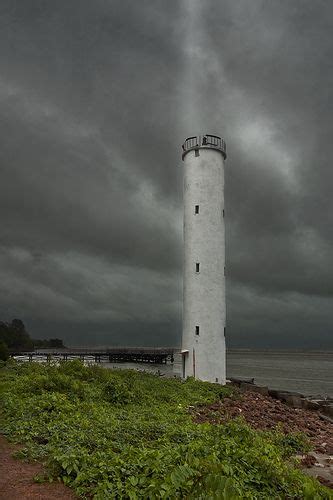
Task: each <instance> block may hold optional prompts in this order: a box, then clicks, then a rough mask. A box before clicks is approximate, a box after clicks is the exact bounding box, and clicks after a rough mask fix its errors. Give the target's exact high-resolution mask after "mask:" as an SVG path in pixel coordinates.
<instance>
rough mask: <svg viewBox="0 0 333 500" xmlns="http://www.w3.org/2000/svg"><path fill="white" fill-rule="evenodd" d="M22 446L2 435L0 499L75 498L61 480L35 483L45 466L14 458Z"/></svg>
mask: <svg viewBox="0 0 333 500" xmlns="http://www.w3.org/2000/svg"><path fill="white" fill-rule="evenodd" d="M19 449H20V447H19V446H17V445H13V444H11V443H8V441H7V440H6V439H5V438H4V437H3V436H0V499H1V500H26V499H32V498H34V499H38V500H59V499H61V500H75V499H77V496H76V495H75V494H74V493H73V492H72V490H70V489H69V488H67V487H66V486H65V485H64V484H62V483H59V482H54V483H35V482H34V480H33V478H34V476H36V475H37V474H40V473H42V472H43V466H42V465H41V464H37V463H26V462H24V461H22V460H19V459H15V458H13V456H12V455H13V453H14V452H15V451H17V450H19Z"/></svg>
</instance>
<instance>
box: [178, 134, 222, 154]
mask: <svg viewBox="0 0 333 500" xmlns="http://www.w3.org/2000/svg"><path fill="white" fill-rule="evenodd" d="M202 148H205V149H217V150H218V151H221V153H222V155H223V158H224V159H226V157H227V147H226V143H225V140H224V139H222V138H221V137H219V136H218V135H211V134H205V135H194V136H192V137H188V138H187V139H186V140H185V142H184V144H183V145H182V149H183V154H182V159H183V160H184V157H185V155H186V154H187V153H188V152H189V151H193V150H194V151H197V150H199V149H202Z"/></svg>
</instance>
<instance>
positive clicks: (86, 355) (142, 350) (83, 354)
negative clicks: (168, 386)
mask: <svg viewBox="0 0 333 500" xmlns="http://www.w3.org/2000/svg"><path fill="white" fill-rule="evenodd" d="M176 351H177V349H175V348H147V347H112V348H107V349H93V348H90V349H89V348H87V349H83V348H73V349H71V348H69V349H37V350H35V351H25V352H23V351H20V352H11V353H10V355H11V357H17V356H25V357H27V358H28V359H29V361H34V360H37V359H38V358H39V359H40V358H41V357H45V358H46V361H51V360H52V359H53V360H59V359H60V360H64V361H67V360H68V361H69V360H73V359H80V360H82V361H89V360H91V361H94V362H95V363H101V362H104V363H105V362H106V363H148V364H167V363H173V362H174V354H175V352H176Z"/></svg>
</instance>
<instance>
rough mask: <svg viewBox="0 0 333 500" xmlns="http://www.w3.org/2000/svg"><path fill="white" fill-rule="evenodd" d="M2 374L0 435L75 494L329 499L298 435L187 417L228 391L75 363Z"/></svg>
mask: <svg viewBox="0 0 333 500" xmlns="http://www.w3.org/2000/svg"><path fill="white" fill-rule="evenodd" d="M0 373H1V379H0V382H1V400H2V409H3V412H2V413H3V418H2V427H1V431H2V432H3V433H5V434H6V435H7V436H8V437H10V438H11V439H14V440H16V441H18V442H22V443H25V448H24V449H23V450H21V452H20V454H21V456H25V457H33V458H35V459H39V460H42V461H45V462H46V463H47V466H48V471H49V474H50V477H53V478H57V477H60V478H61V479H62V480H63V481H64V483H65V484H68V485H69V486H71V487H72V488H74V489H75V491H76V492H77V493H78V494H79V495H81V496H82V497H89V498H90V497H93V498H95V499H96V500H105V499H112V498H129V499H136V498H145V499H155V498H168V499H175V498H195V499H207V498H209V499H223V498H225V499H230V500H232V499H243V498H253V499H255V498H258V499H259V498H260V499H268V498H270V499H271V498H274V499H285V498H296V499H297V498H299V499H301V498H308V499H310V498H318V499H329V498H332V497H331V496H330V492H329V490H327V489H326V488H324V487H322V486H320V485H319V483H318V482H316V481H315V480H313V479H311V478H308V477H306V476H304V475H303V474H302V473H301V472H300V471H299V470H298V469H297V468H295V465H294V460H293V459H292V455H293V454H294V452H295V450H302V449H305V448H304V447H306V446H307V444H306V443H305V442H304V441H303V437H301V436H298V435H293V436H287V437H286V436H283V435H282V434H281V433H279V432H258V431H254V430H253V429H251V428H250V427H249V426H247V425H246V423H245V422H244V421H242V420H235V421H231V422H229V423H228V424H225V425H221V426H212V425H210V424H207V423H206V424H201V425H198V424H195V423H194V422H193V421H192V420H191V416H190V413H189V411H188V408H189V406H190V405H195V404H199V405H200V404H205V403H212V402H214V401H217V400H219V399H223V397H224V396H225V395H229V396H230V394H231V389H230V388H226V387H221V386H218V385H216V384H208V383H204V382H198V381H195V380H193V379H189V380H187V381H186V382H182V381H180V380H175V379H164V378H160V377H157V376H154V375H151V374H143V373H137V372H135V371H128V370H112V371H108V370H105V369H103V368H101V367H96V366H92V367H86V366H84V365H83V364H82V363H78V362H67V363H61V364H60V366H55V365H52V364H51V365H50V364H48V365H41V364H39V365H38V364H36V363H26V364H21V365H19V364H15V363H13V362H11V363H9V365H8V366H7V367H6V368H4V369H2V370H1V372H0ZM311 495H312V496H311Z"/></svg>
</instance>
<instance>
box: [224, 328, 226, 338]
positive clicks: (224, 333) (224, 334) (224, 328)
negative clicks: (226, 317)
mask: <svg viewBox="0 0 333 500" xmlns="http://www.w3.org/2000/svg"><path fill="white" fill-rule="evenodd" d="M223 330H224V336H225V330H226V328H225V327H224V329H223Z"/></svg>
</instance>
